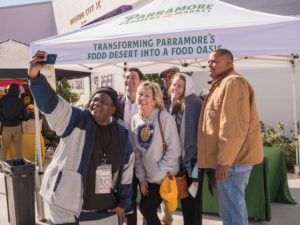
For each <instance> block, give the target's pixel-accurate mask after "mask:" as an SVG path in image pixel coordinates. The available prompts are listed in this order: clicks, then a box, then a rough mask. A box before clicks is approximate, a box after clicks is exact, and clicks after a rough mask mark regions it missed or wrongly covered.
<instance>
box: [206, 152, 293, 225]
mask: <svg viewBox="0 0 300 225" xmlns="http://www.w3.org/2000/svg"><path fill="white" fill-rule="evenodd" d="M245 195H246V203H247V209H248V216H249V218H256V219H258V220H267V221H270V220H271V201H276V202H282V203H288V204H297V203H296V202H295V200H294V199H293V198H292V196H291V194H290V191H289V187H288V183H287V171H286V166H285V162H284V158H283V154H282V152H281V151H280V149H277V148H269V147H265V148H264V161H263V162H262V163H261V164H258V165H256V166H254V167H253V169H252V172H251V175H250V179H249V184H248V186H247V188H246V193H245ZM203 212H205V213H218V199H217V196H215V197H212V196H211V194H210V192H209V191H208V184H207V178H206V176H205V179H204V182H203Z"/></svg>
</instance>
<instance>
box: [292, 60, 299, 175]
mask: <svg viewBox="0 0 300 225" xmlns="http://www.w3.org/2000/svg"><path fill="white" fill-rule="evenodd" d="M290 62H291V65H292V78H293V106H294V131H295V136H294V141H295V144H296V165H295V166H294V173H295V175H299V145H298V138H297V137H298V127H297V93H296V65H295V61H294V60H291V61H290Z"/></svg>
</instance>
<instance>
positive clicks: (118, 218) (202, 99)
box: [0, 49, 263, 225]
mask: <svg viewBox="0 0 300 225" xmlns="http://www.w3.org/2000/svg"><path fill="white" fill-rule="evenodd" d="M46 60H47V53H46V52H43V51H38V52H36V54H35V55H34V56H33V58H32V60H31V62H30V68H29V70H28V77H29V80H28V81H25V82H24V83H23V87H24V92H23V93H22V94H21V95H20V88H19V86H18V85H17V84H11V85H10V88H9V89H8V93H7V95H5V96H4V97H2V99H1V100H0V116H1V123H2V144H1V154H0V160H4V159H5V158H6V149H7V145H8V142H9V141H10V139H12V140H13V141H14V142H15V141H17V142H16V143H15V146H16V157H21V156H22V154H21V147H20V146H21V144H20V143H22V138H21V137H22V136H21V134H22V128H21V123H22V121H24V120H28V119H34V118H35V116H34V108H35V106H34V105H33V104H34V102H36V104H37V106H38V109H39V111H41V112H42V114H40V117H41V118H42V121H43V122H42V123H43V125H42V127H43V129H42V134H43V136H44V137H45V138H46V139H45V143H46V142H47V141H49V142H51V141H52V140H54V139H55V137H57V136H59V137H60V142H59V141H57V140H56V139H55V140H56V142H55V143H56V144H58V142H59V144H58V146H57V149H56V154H55V155H54V158H53V160H52V162H51V163H50V165H49V166H48V167H47V169H46V171H45V174H44V178H43V182H42V186H41V192H40V194H41V196H42V197H43V199H44V202H45V208H46V214H47V216H48V218H49V222H50V224H51V225H62V224H68V225H70V224H74V225H79V224H91V223H92V224H114V225H116V224H123V223H126V224H127V225H137V201H136V200H137V196H138V190H139V191H140V193H141V197H140V200H139V210H140V212H141V214H142V216H143V224H144V225H146V224H147V225H161V224H168V225H171V224H172V222H173V215H172V211H170V207H168V206H169V204H170V201H169V200H168V199H166V198H163V197H162V194H161V191H160V190H161V188H162V182H163V181H164V179H165V178H166V177H167V176H171V175H174V176H176V175H177V174H178V172H179V170H180V161H182V164H183V167H184V171H185V173H186V176H187V185H188V187H190V188H189V190H190V189H191V190H192V189H193V190H195V191H194V192H192V191H191V190H190V193H189V195H188V197H186V198H184V199H181V206H182V215H183V224H184V225H199V224H202V183H203V177H204V173H205V172H206V173H207V176H208V179H209V184H212V185H213V186H214V189H215V190H217V191H218V199H219V215H220V217H221V218H222V220H223V224H224V225H247V224H248V216H247V208H246V203H245V188H246V186H247V184H248V180H249V176H250V173H251V170H252V167H253V165H256V164H258V163H260V162H261V161H262V159H263V151H262V143H261V138H260V125H259V119H258V113H257V109H256V103H255V97H254V91H253V89H252V87H251V85H250V84H249V83H248V82H247V81H246V80H245V79H244V78H243V77H242V76H241V75H239V74H238V73H236V72H235V71H234V66H233V55H232V53H231V52H230V51H229V50H227V49H218V50H215V51H213V52H212V53H211V54H210V56H209V59H208V73H209V76H210V78H211V80H210V81H209V84H210V86H209V88H208V89H207V90H203V91H201V93H200V94H198V95H197V94H196V93H195V87H194V83H193V80H192V79H191V77H190V76H189V75H187V74H184V73H181V72H180V70H179V68H177V67H172V68H169V69H167V70H165V71H162V72H161V73H160V78H161V84H162V85H161V87H160V86H159V85H158V84H157V83H155V82H151V81H145V80H144V75H143V73H142V72H141V71H140V70H139V69H138V68H130V69H128V70H127V71H126V72H125V76H124V77H125V83H124V84H125V94H117V92H116V91H115V90H114V89H113V88H111V87H100V88H98V89H97V90H96V91H95V92H94V93H93V94H91V96H90V99H89V101H88V103H87V107H86V108H85V109H80V108H77V107H74V106H71V105H70V104H69V103H68V102H66V101H65V100H64V99H63V98H61V97H60V96H58V95H57V94H56V92H55V91H54V90H53V89H52V88H51V86H50V84H49V83H48V82H47V80H46V78H45V76H43V75H42V74H41V73H40V70H41V69H42V68H43V66H44V63H43V62H45V61H46ZM29 87H30V89H29ZM3 95H4V93H1V92H0V96H3ZM26 106H27V110H26ZM12 109H13V110H12ZM48 123H49V124H48ZM49 125H50V127H51V128H52V129H53V130H51V129H50V128H49ZM43 130H48V131H47V132H44V133H43ZM55 140H54V141H55ZM169 191H170V192H172V191H173V190H169ZM176 193H177V192H176ZM173 198H175V199H173V200H175V201H176V202H177V196H173ZM163 199H164V200H163ZM160 205H161V208H162V211H163V217H162V218H159V217H158V214H157V209H158V208H159V207H160Z"/></svg>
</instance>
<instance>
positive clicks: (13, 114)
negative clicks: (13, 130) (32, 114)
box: [0, 89, 28, 127]
mask: <svg viewBox="0 0 300 225" xmlns="http://www.w3.org/2000/svg"><path fill="white" fill-rule="evenodd" d="M0 119H1V122H2V126H6V127H15V126H18V125H20V124H21V123H22V121H23V120H28V114H27V111H26V107H25V104H24V102H23V101H22V100H21V99H19V92H17V91H15V90H11V89H9V92H8V94H7V95H6V96H4V97H3V98H2V99H1V100H0Z"/></svg>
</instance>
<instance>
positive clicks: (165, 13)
mask: <svg viewBox="0 0 300 225" xmlns="http://www.w3.org/2000/svg"><path fill="white" fill-rule="evenodd" d="M212 8H213V4H198V5H185V6H181V7H176V8H169V9H166V10H159V11H156V12H149V13H145V14H133V15H130V16H127V17H126V18H125V21H124V22H122V23H120V25H123V24H129V23H137V22H142V21H147V20H154V19H159V18H168V17H171V16H177V15H182V14H201V15H203V16H207V15H208V14H209V13H210V12H211V10H212Z"/></svg>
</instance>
